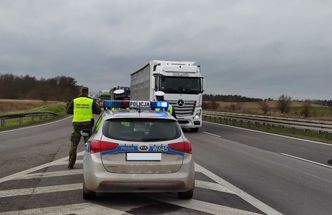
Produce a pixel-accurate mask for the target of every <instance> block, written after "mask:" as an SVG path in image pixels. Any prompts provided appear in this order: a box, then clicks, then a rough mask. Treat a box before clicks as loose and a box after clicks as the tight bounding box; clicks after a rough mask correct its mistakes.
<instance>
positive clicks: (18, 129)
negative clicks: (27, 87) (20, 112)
mask: <svg viewBox="0 0 332 215" xmlns="http://www.w3.org/2000/svg"><path fill="white" fill-rule="evenodd" d="M71 117H72V116H68V117H66V118H63V119H59V120H57V121H53V122H48V123H43V124H39V125H31V126H27V127H23V128H15V129H11V130H6V131H1V132H0V134H4V133H9V132H13V131H20V130H25V129H30V128H37V127H41V126H45V125H50V124H54V123H58V122H61V121H64V120H67V119H69V118H71Z"/></svg>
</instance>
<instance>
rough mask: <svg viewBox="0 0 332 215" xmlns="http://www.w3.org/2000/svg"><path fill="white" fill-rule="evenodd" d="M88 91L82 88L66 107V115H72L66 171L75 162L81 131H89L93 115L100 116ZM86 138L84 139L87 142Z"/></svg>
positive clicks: (97, 107)
mask: <svg viewBox="0 0 332 215" xmlns="http://www.w3.org/2000/svg"><path fill="white" fill-rule="evenodd" d="M88 94H89V89H88V88H87V87H82V88H81V91H80V95H79V96H78V97H77V98H76V99H73V100H72V101H71V102H70V103H69V104H68V107H67V113H68V114H72V115H73V120H72V122H73V132H72V134H71V146H70V151H69V162H68V169H72V168H73V167H74V165H75V162H76V154H77V146H78V144H79V142H80V140H81V136H82V133H81V132H82V131H90V132H91V130H92V127H93V122H94V121H93V114H100V108H99V106H98V104H97V103H95V102H94V101H93V99H92V98H89V97H88ZM87 139H88V137H84V140H85V141H87Z"/></svg>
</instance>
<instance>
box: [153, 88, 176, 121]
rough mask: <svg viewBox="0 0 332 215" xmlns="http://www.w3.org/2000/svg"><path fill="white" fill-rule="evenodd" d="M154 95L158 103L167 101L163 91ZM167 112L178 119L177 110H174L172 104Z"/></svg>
mask: <svg viewBox="0 0 332 215" xmlns="http://www.w3.org/2000/svg"><path fill="white" fill-rule="evenodd" d="M154 95H155V96H156V100H157V101H165V98H164V96H165V93H164V92H163V91H157V92H155V94H154ZM155 110H156V111H160V108H156V109H155ZM166 111H167V112H168V113H170V114H171V115H172V116H173V117H174V118H176V115H175V110H174V108H173V106H172V105H171V104H168V107H167V110H166Z"/></svg>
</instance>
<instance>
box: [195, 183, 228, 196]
mask: <svg viewBox="0 0 332 215" xmlns="http://www.w3.org/2000/svg"><path fill="white" fill-rule="evenodd" d="M195 187H199V188H203V189H208V190H214V191H218V192H223V193H231V194H235V193H234V192H233V191H231V190H229V189H227V188H226V187H225V186H222V185H220V184H217V183H212V182H207V181H201V180H195Z"/></svg>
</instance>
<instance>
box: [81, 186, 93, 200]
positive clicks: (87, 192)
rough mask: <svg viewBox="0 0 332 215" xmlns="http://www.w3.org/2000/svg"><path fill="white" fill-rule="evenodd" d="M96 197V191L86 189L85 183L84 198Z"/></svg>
mask: <svg viewBox="0 0 332 215" xmlns="http://www.w3.org/2000/svg"><path fill="white" fill-rule="evenodd" d="M95 198H96V193H95V192H92V191H89V190H87V189H86V187H85V184H83V199H85V200H92V199H95Z"/></svg>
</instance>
